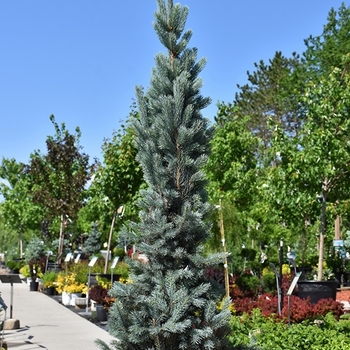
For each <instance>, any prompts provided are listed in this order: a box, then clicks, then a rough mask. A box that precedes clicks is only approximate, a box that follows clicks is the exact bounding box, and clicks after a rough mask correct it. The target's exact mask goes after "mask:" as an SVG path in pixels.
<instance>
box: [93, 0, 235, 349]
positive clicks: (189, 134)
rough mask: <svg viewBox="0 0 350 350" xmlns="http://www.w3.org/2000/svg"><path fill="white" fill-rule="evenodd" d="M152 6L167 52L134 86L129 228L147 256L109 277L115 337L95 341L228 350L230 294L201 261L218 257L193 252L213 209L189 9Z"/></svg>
mask: <svg viewBox="0 0 350 350" xmlns="http://www.w3.org/2000/svg"><path fill="white" fill-rule="evenodd" d="M157 3H158V10H157V12H156V13H155V23H154V28H155V30H156V32H157V34H158V37H159V39H160V41H161V43H162V44H163V45H164V46H165V48H166V50H167V54H166V55H165V54H158V55H157V56H156V59H155V60H156V65H155V68H154V69H153V73H152V78H151V84H150V88H149V89H148V91H147V92H146V93H145V94H144V93H143V91H142V89H141V88H138V89H137V98H138V108H139V115H140V118H139V119H134V120H133V126H134V129H135V133H136V145H137V149H138V156H137V159H138V161H139V162H140V164H141V165H142V169H143V172H144V178H145V180H146V182H147V186H148V187H147V190H143V191H142V193H141V196H142V199H141V201H140V203H139V205H140V209H141V212H140V219H141V220H140V223H138V224H134V225H133V227H132V232H133V234H134V241H135V242H136V248H137V250H139V251H140V252H142V253H144V254H145V255H146V257H147V259H148V262H147V263H141V262H139V261H134V260H133V261H129V262H130V265H131V270H130V277H131V280H132V283H130V284H121V283H114V285H113V287H112V292H111V294H112V295H113V296H114V297H115V298H116V302H115V303H114V305H113V306H112V308H111V310H110V318H109V332H110V333H111V334H112V335H113V336H115V337H116V338H117V339H118V340H116V341H114V342H113V343H112V344H111V345H110V347H109V346H108V345H107V344H104V343H102V342H101V341H99V342H98V343H99V345H100V347H101V348H102V349H123V350H141V349H142V350H145V349H154V350H156V349H157V350H172V349H186V350H191V349H227V348H228V344H227V342H226V335H227V333H228V331H229V329H228V321H229V319H230V312H229V310H228V306H229V300H227V299H226V298H224V291H223V290H220V291H218V290H216V289H215V288H214V284H212V283H211V282H210V281H208V280H207V279H206V278H205V277H204V270H205V269H206V268H207V267H209V266H214V265H217V264H219V263H222V262H223V261H224V255H223V254H216V255H211V256H206V257H205V256H204V255H203V249H202V243H204V241H205V240H206V239H207V238H208V237H209V235H210V230H211V226H210V223H209V222H208V220H207V218H208V215H209V214H210V212H211V210H212V208H211V206H210V205H209V204H208V203H207V194H206V191H205V189H204V187H205V185H206V181H205V179H204V174H203V172H202V171H201V169H202V167H203V165H204V164H205V163H206V161H207V157H208V151H209V139H210V132H209V128H208V121H207V120H206V119H204V118H203V117H202V114H201V110H202V109H203V108H205V107H206V106H207V105H208V104H209V103H210V99H209V98H205V97H202V96H201V94H200V88H201V86H202V82H201V80H200V79H199V77H198V75H199V73H200V72H201V70H202V69H203V67H204V65H205V60H204V59H201V60H197V49H196V48H192V49H191V48H188V47H187V45H188V42H189V40H190V38H191V36H192V32H191V31H190V30H186V31H185V24H186V19H187V15H188V8H187V7H182V6H180V5H179V4H176V5H174V4H173V1H171V0H167V1H166V3H164V0H157ZM222 300H224V302H223V303H221V301H222ZM219 305H221V308H219Z"/></svg>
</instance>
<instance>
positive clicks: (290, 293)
mask: <svg viewBox="0 0 350 350" xmlns="http://www.w3.org/2000/svg"><path fill="white" fill-rule="evenodd" d="M300 276H301V272H297V274H296V275H295V277H294V279H293V281H292V284H291V285H290V287H289V289H288V292H287V295H292V293H293V290H294V288H295V286H296V284H297V282H298V280H299V277H300Z"/></svg>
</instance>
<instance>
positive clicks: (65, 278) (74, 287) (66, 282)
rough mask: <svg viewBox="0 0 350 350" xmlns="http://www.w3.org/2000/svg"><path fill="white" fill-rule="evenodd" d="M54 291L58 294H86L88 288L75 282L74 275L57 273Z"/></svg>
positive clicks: (71, 273)
mask: <svg viewBox="0 0 350 350" xmlns="http://www.w3.org/2000/svg"><path fill="white" fill-rule="evenodd" d="M56 290H57V292H58V293H60V294H61V293H62V292H66V293H83V294H86V293H87V290H88V287H87V285H86V284H84V283H80V282H78V281H77V280H76V274H75V273H74V272H70V273H67V274H65V273H59V274H58V276H57V279H56Z"/></svg>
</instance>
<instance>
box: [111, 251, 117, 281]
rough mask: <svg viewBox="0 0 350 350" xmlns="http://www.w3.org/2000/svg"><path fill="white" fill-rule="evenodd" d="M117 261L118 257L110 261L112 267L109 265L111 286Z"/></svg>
mask: <svg viewBox="0 0 350 350" xmlns="http://www.w3.org/2000/svg"><path fill="white" fill-rule="evenodd" d="M118 260H119V256H116V257H115V258H114V259H113V261H112V265H111V283H112V284H113V274H114V269H115V266H116V265H117V263H118Z"/></svg>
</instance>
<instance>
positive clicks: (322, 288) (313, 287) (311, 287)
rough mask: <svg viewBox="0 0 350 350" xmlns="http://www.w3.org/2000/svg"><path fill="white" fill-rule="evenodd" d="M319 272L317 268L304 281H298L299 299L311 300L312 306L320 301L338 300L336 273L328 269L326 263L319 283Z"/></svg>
mask: <svg viewBox="0 0 350 350" xmlns="http://www.w3.org/2000/svg"><path fill="white" fill-rule="evenodd" d="M318 270H319V269H318V268H316V267H315V268H314V269H313V270H312V271H311V273H309V274H307V275H306V278H305V279H304V280H301V281H300V280H299V281H298V297H300V298H302V299H308V298H309V299H310V302H311V303H312V304H317V302H318V301H319V300H320V299H333V300H336V295H337V287H338V284H339V282H338V281H337V280H336V279H335V275H334V273H333V272H332V270H331V269H329V268H327V264H326V263H325V262H324V263H323V268H322V271H323V273H322V280H321V281H318V275H317V273H318Z"/></svg>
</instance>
